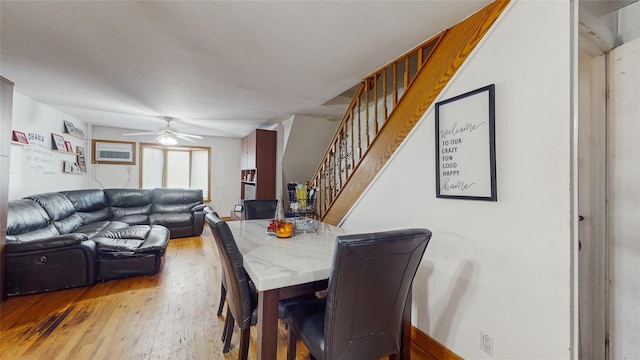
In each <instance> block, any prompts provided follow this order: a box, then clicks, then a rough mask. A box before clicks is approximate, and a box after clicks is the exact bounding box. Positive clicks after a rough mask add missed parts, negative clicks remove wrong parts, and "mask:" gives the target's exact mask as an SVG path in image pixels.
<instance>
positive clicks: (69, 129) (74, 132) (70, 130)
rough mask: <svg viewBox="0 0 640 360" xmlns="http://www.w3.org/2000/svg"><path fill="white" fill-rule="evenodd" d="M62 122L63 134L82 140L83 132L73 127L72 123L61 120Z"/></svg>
mask: <svg viewBox="0 0 640 360" xmlns="http://www.w3.org/2000/svg"><path fill="white" fill-rule="evenodd" d="M63 122H64V132H65V133H67V134H70V135H73V136H77V137H81V138H84V137H85V135H84V131H83V130H82V129H80V128H77V127H75V125H73V123H72V122H71V121H69V120H63Z"/></svg>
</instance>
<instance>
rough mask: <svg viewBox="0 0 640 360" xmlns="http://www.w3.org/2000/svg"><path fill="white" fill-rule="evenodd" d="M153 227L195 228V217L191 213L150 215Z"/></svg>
mask: <svg viewBox="0 0 640 360" xmlns="http://www.w3.org/2000/svg"><path fill="white" fill-rule="evenodd" d="M149 223H150V224H151V225H164V226H167V227H173V226H193V216H192V215H191V213H182V214H181V213H177V214H169V213H166V214H151V215H149Z"/></svg>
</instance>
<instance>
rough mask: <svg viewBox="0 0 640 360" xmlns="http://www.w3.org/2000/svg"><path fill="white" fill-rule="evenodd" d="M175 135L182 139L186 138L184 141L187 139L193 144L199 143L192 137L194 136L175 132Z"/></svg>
mask: <svg viewBox="0 0 640 360" xmlns="http://www.w3.org/2000/svg"><path fill="white" fill-rule="evenodd" d="M173 135H175V137H177V138H178V139H180V140H184V141H186V142H190V143H192V144H196V143H197V141H195V140H193V139H192V138H190V137H187V136H185V134H179V133H175V134H173ZM201 139H202V138H201Z"/></svg>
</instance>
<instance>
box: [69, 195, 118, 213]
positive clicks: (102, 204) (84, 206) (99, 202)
mask: <svg viewBox="0 0 640 360" xmlns="http://www.w3.org/2000/svg"><path fill="white" fill-rule="evenodd" d="M61 193H62V194H64V195H65V196H66V197H67V198H68V199H69V200H70V201H71V203H72V204H73V207H74V208H75V209H76V211H77V212H92V211H96V210H102V209H104V208H106V207H108V206H109V204H108V203H107V196H106V195H105V194H104V191H102V190H100V189H88V190H71V191H61Z"/></svg>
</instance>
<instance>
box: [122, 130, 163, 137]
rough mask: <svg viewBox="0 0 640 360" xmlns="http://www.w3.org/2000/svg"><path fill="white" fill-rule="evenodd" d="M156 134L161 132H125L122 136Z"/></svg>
mask: <svg viewBox="0 0 640 360" xmlns="http://www.w3.org/2000/svg"><path fill="white" fill-rule="evenodd" d="M158 134H162V133H159V132H150V131H146V132H139V133H126V134H122V136H140V135H158Z"/></svg>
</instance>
